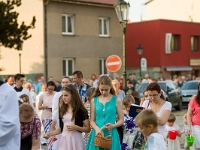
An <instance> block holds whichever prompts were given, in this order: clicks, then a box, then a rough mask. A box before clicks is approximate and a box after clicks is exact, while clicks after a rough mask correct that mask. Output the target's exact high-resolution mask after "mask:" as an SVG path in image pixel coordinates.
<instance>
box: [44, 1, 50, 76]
mask: <svg viewBox="0 0 200 150" xmlns="http://www.w3.org/2000/svg"><path fill="white" fill-rule="evenodd" d="M48 3H49V1H48V0H47V1H46V2H44V70H45V71H44V75H45V77H46V79H47V78H48V47H47V5H48Z"/></svg>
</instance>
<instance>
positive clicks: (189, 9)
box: [145, 0, 200, 22]
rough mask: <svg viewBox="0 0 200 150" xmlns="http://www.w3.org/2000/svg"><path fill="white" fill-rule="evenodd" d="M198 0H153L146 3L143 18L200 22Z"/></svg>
mask: <svg viewBox="0 0 200 150" xmlns="http://www.w3.org/2000/svg"><path fill="white" fill-rule="evenodd" d="M199 5H200V1H198V0H175V1H174V0H153V1H152V2H149V3H147V4H146V16H145V20H155V19H170V20H179V21H189V22H191V21H193V22H200V16H199V13H200V9H199V7H198V6H199Z"/></svg>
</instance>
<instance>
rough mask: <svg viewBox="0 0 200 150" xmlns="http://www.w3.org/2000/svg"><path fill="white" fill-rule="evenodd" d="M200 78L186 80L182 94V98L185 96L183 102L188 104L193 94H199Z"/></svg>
mask: <svg viewBox="0 0 200 150" xmlns="http://www.w3.org/2000/svg"><path fill="white" fill-rule="evenodd" d="M198 83H199V81H198V80H192V81H188V82H186V83H185V84H184V85H183V86H182V87H181V94H182V98H183V104H184V105H187V104H188V103H189V102H190V100H191V98H192V96H193V95H195V94H197V91H198Z"/></svg>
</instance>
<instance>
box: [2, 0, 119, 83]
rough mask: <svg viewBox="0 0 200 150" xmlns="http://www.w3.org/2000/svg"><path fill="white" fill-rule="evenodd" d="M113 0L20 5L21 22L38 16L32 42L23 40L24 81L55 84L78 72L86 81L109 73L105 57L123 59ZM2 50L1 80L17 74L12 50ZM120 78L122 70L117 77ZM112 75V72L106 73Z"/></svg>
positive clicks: (27, 3)
mask: <svg viewBox="0 0 200 150" xmlns="http://www.w3.org/2000/svg"><path fill="white" fill-rule="evenodd" d="M116 1H117V0H109V1H106V0H62V1H60V0H46V1H37V3H36V4H37V6H35V7H33V5H34V4H33V2H32V1H31V0H26V2H25V0H22V6H20V7H19V8H18V9H17V11H19V13H20V21H21V20H25V21H26V22H27V20H30V19H31V17H30V16H34V15H35V16H36V20H37V21H36V28H35V29H34V30H31V31H30V33H31V34H32V37H31V38H30V39H29V40H27V41H24V46H23V52H22V60H21V68H22V73H24V74H26V75H28V78H29V77H30V78H32V79H36V77H38V75H40V74H44V75H46V76H47V77H48V76H53V77H54V79H56V80H59V79H61V77H62V76H66V75H67V76H70V75H71V74H72V72H73V71H75V70H81V71H82V72H83V74H84V78H86V79H87V78H90V75H91V74H93V73H95V74H107V73H109V72H108V70H107V69H106V66H105V60H106V59H107V57H108V56H109V55H118V56H120V57H122V29H121V27H120V24H119V22H118V19H117V15H116V12H115V10H114V7H113V4H114V3H115V2H116ZM1 49H2V55H3V59H2V60H0V62H1V65H2V66H4V68H5V70H4V71H2V72H1V75H8V74H16V73H18V72H19V63H18V62H19V57H18V53H17V51H16V50H11V49H5V48H1ZM117 73H118V74H119V75H122V69H120V70H119V71H118V72H117ZM109 74H110V75H112V73H109Z"/></svg>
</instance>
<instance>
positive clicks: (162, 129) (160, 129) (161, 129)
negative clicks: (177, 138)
mask: <svg viewBox="0 0 200 150" xmlns="http://www.w3.org/2000/svg"><path fill="white" fill-rule="evenodd" d="M142 107H144V108H148V109H151V106H150V105H149V100H145V101H144V103H143V104H142ZM165 110H169V111H171V110H172V104H171V103H170V102H168V101H166V102H165V103H164V105H163V106H162V107H161V109H160V110H159V112H157V113H156V115H157V116H158V117H159V118H160V117H162V114H163V111H165ZM165 127H166V123H165V124H164V125H162V126H161V125H158V133H159V134H161V135H162V136H163V137H165Z"/></svg>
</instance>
